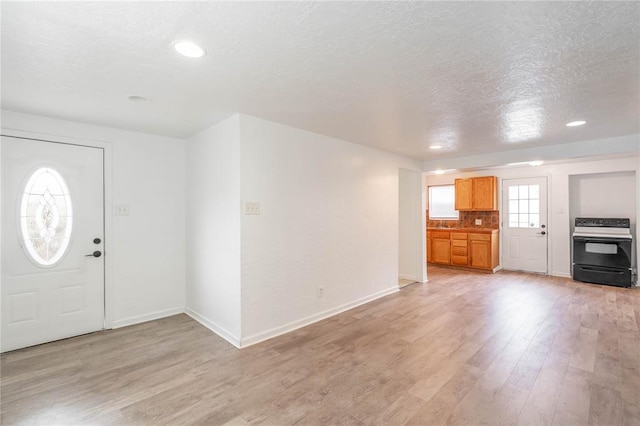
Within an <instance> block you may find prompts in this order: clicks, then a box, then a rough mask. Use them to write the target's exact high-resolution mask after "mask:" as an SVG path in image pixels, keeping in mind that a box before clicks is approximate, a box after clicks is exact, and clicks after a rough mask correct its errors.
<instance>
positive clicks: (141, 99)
mask: <svg viewBox="0 0 640 426" xmlns="http://www.w3.org/2000/svg"><path fill="white" fill-rule="evenodd" d="M129 100H130V101H131V102H140V103H142V102H149V99H148V98H145V97H144V96H136V95H131V96H129Z"/></svg>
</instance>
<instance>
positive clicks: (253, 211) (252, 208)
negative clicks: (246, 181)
mask: <svg viewBox="0 0 640 426" xmlns="http://www.w3.org/2000/svg"><path fill="white" fill-rule="evenodd" d="M244 214H246V215H259V214H260V203H259V202H257V201H247V202H246V203H244Z"/></svg>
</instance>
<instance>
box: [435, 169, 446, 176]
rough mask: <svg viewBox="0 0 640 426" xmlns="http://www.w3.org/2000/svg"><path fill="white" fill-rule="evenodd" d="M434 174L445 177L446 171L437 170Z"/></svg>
mask: <svg viewBox="0 0 640 426" xmlns="http://www.w3.org/2000/svg"><path fill="white" fill-rule="evenodd" d="M433 173H435V174H437V175H443V174H444V170H436V171H434V172H433Z"/></svg>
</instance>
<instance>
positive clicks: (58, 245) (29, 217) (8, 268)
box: [0, 136, 104, 352]
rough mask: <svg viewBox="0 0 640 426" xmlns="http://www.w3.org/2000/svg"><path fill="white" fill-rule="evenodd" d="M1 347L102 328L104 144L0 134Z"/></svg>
mask: <svg viewBox="0 0 640 426" xmlns="http://www.w3.org/2000/svg"><path fill="white" fill-rule="evenodd" d="M0 155H1V164H2V171H1V177H2V193H1V194H2V222H1V223H2V236H1V242H2V273H1V278H2V317H1V319H2V327H1V329H2V339H1V340H2V341H1V346H2V352H5V351H9V350H13V349H18V348H22V347H26V346H31V345H36V344H39V343H44V342H49V341H53V340H58V339H62V338H66V337H71V336H75V335H79V334H84V333H89V332H93V331H97V330H101V329H103V328H104V256H103V255H102V252H103V247H104V241H103V240H104V196H103V194H104V186H103V179H104V178H103V155H104V153H103V150H102V149H101V148H92V147H84V146H77V145H67V144H60V143H53V142H45V141H37V140H32V139H22V138H15V137H4V136H3V137H2V144H1V145H0Z"/></svg>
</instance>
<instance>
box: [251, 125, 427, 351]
mask: <svg viewBox="0 0 640 426" xmlns="http://www.w3.org/2000/svg"><path fill="white" fill-rule="evenodd" d="M240 135H241V150H240V151H241V169H242V172H241V173H242V175H241V182H242V185H241V186H242V189H241V193H242V201H243V202H246V201H257V202H260V203H261V214H260V215H259V216H243V217H242V336H243V337H242V344H243V345H248V344H251V343H255V342H257V341H260V340H264V339H266V338H269V337H273V336H275V335H277V334H281V333H283V332H286V331H289V330H292V329H294V328H297V327H300V326H302V325H305V324H308V323H310V322H313V321H316V320H318V319H320V318H323V317H326V316H328V315H331V314H334V313H337V312H340V311H341V310H344V309H347V308H349V307H353V306H356V305H358V304H360V303H364V302H366V301H368V300H372V299H374V298H376V297H380V296H382V295H385V294H388V293H390V292H393V291H396V290H397V288H398V287H397V283H398V281H397V279H398V229H399V228H398V220H399V219H398V174H399V169H400V168H406V169H412V170H420V169H421V163H420V162H418V161H413V160H409V159H406V158H404V157H400V156H397V155H393V154H389V153H386V152H383V151H379V150H376V149H372V148H367V147H364V146H361V145H355V144H352V143H347V142H344V141H340V140H336V139H332V138H329V137H326V136H322V135H318V134H314V133H310V132H306V131H302V130H298V129H294V128H291V127H288V126H284V125H281V124H277V123H273V122H269V121H265V120H261V119H257V118H254V117H251V116H246V115H241V116H240ZM318 287H323V289H324V295H323V296H322V297H318V295H317V292H318Z"/></svg>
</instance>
